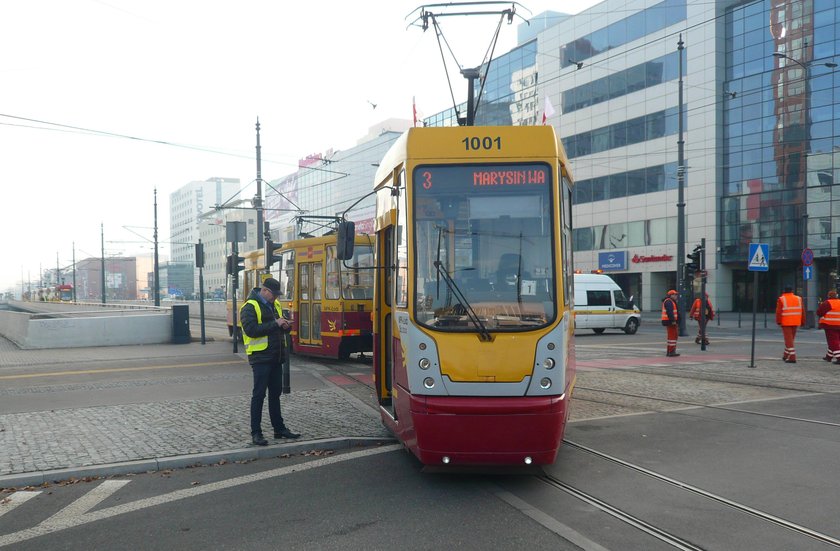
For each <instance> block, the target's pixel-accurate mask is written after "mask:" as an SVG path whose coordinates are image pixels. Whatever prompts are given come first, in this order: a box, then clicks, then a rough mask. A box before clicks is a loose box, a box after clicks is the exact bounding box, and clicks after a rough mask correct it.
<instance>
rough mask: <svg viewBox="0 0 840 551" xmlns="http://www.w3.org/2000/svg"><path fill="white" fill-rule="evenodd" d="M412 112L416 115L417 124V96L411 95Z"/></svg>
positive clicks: (415, 123)
mask: <svg viewBox="0 0 840 551" xmlns="http://www.w3.org/2000/svg"><path fill="white" fill-rule="evenodd" d="M411 112H412V114H413V115H414V126H417V101H416V98H415V96H411Z"/></svg>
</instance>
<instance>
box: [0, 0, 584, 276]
mask: <svg viewBox="0 0 840 551" xmlns="http://www.w3.org/2000/svg"><path fill="white" fill-rule="evenodd" d="M595 4H597V1H596V0H566V1H556V0H555V1H550V0H523V1H522V2H521V4H518V5H517V7H516V9H517V14H518V15H521V16H524V17H526V18H527V17H531V16H532V15H537V14H539V13H541V12H543V11H546V10H553V11H558V12H563V13H569V14H576V13H579V12H580V11H582V10H584V9H587V8H588V7H591V6H593V5H595ZM423 5H424V4H423V3H422V2H420V1H419V0H388V1H385V0H382V1H376V2H374V1H372V0H360V1H358V2H344V1H340V0H308V1H306V2H295V3H291V2H280V1H277V0H242V1H241V2H229V1H226V2H222V1H220V0H5V1H3V2H0V51H2V52H3V55H2V56H0V197H2V216H0V231H2V235H3V249H4V253H5V254H4V255H3V257H4V258H3V261H2V262H0V292H2V291H6V290H10V289H11V288H12V287H14V288H15V289H17V290H18V292H19V291H20V285H21V281H23V282H24V283H27V284H28V282H30V281H31V282H32V285H33V286H34V285H36V284H37V281H38V279H39V272H40V271H43V270H47V269H55V267H56V263H58V264H59V265H60V266H61V267H62V268H64V267H65V266H69V265H71V263H72V260H73V252H74V250H75V258H76V261H77V262H78V261H80V260H82V259H84V258H87V257H97V258H98V257H100V255H101V251H102V244H101V240H102V237H103V236H104V241H105V246H104V249H105V256H106V258H107V257H109V256H116V255H124V256H132V255H148V254H149V253H150V252H151V251H152V250H153V249H152V244H151V242H152V238H153V227H154V193H155V189H157V217H158V236H159V242H160V254H161V257H162V258H163V257H165V256H167V254H168V246H167V243H166V242H167V241H168V240H169V209H168V205H169V194H170V193H172V192H173V191H175V190H177V189H178V188H180V187H181V186H183V185H185V184H187V183H189V182H191V181H194V180H206V179H208V178H212V177H227V178H239V179H240V181H241V182H242V184H243V186H246V185H247V187H246V188H245V191H244V192H243V193H242V197H251V196H253V195H254V193H255V191H256V187H255V184H254V182H255V180H256V160H255V145H256V131H255V123H256V121H257V118H259V121H260V126H261V132H260V142H261V146H262V179H263V180H265V181H271V180H274V179H276V178H281V177H283V176H285V175H288V174H290V173H292V172H294V171H295V170H296V168H297V161H298V159H300V158H303V157H305V156H307V155H309V154H313V153H320V152H325V151H327V150H328V149H336V150H341V149H347V148H350V147H352V146H354V145H355V144H356V142H357V140H359V139H360V138H361V137H362V136H364V135H365V134H366V133H367V131H368V128H369V127H371V126H374V125H375V124H376V123H378V122H380V121H382V120H385V119H388V118H404V119H409V120H410V119H411V117H412V101H413V98H414V101H415V102H416V105H417V108H418V111H420V113H422V114H423V115H432V114H434V113H437V112H439V111H441V110H443V109H446V108H448V107H451V105H452V100H451V96H450V91H449V87H448V84H447V80H446V74H445V72H444V66H443V61H442V60H441V54H440V51H439V50H438V44H437V40H436V39H435V34H434V32H433V31H432V30H431V29H430V30H427V31H425V32H424V31H423V30H422V29H421V28H420V27H418V26H411V25H410V24H411V23H412V22H413V21H414V20H415V19H416V17H417V12H415V10H416V9H417V8H419V7H420V6H423ZM506 7H507V5H502V6H498V5H496V6H491V7H490V9H494V10H496V9H504V8H506ZM429 9H430V10H432V11H435V10H436V9H435V8H429ZM440 21H441V27H442V30H443V33H444V36H445V37H446V39H447V41H448V42H449V44H450V46H451V49H452V52H453V53H454V56H455V61H453V60H452V59H451V58H448V62H449V63H450V78H451V79H452V81H453V85H454V86H455V99H456V100H457V101H463V100H464V99H465V97H466V81H465V80H464V79H463V77H461V76H460V75H459V74H457V66H455V65H453V63H455V62H457V63H458V64H459V65H460V66H461V67H474V66H478V65H479V64H480V63H481V62H482V60H483V59H484V55H485V53H486V51H487V50H488V47H489V45H490V41H491V39H492V36H493V33H494V31H495V29H496V26H497V24H498V17H497V16H470V17H445V18H442V19H440ZM521 21H522V19H520V18H519V17H516V18H515V20H514V23H513V24H512V25H507V24H503V25H502V28H501V33H500V38H499V44H498V45H497V47H496V53H497V54H499V53H504V52H507V51H509V50H510V49H511V48H512V47H514V46H515V45H516V32H517V31H516V29H517V25H518V24H519V23H520V22H521ZM374 104H375V105H376V107H375V108H374V107H373V105H374Z"/></svg>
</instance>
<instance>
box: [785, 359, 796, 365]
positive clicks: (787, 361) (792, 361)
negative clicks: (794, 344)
mask: <svg viewBox="0 0 840 551" xmlns="http://www.w3.org/2000/svg"><path fill="white" fill-rule="evenodd" d="M785 363H786V364H795V363H796V360H791V359H790V358H788V359H787V360H785Z"/></svg>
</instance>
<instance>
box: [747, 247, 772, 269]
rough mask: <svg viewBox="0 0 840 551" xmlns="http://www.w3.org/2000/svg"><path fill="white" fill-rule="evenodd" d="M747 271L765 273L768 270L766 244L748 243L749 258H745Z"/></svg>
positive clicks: (768, 251)
mask: <svg viewBox="0 0 840 551" xmlns="http://www.w3.org/2000/svg"><path fill="white" fill-rule="evenodd" d="M747 270H749V271H751V272H766V271H768V270H770V246H769V245H767V243H750V256H749V258H747Z"/></svg>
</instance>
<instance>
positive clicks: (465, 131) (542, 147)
mask: <svg viewBox="0 0 840 551" xmlns="http://www.w3.org/2000/svg"><path fill="white" fill-rule="evenodd" d="M470 138H478V139H480V140H483V139H484V138H490V139H491V140H495V139H496V138H500V139H501V140H502V143H504V144H505V147H504V148H503V149H501V150H494V149H488V150H482V151H481V160H482V161H494V160H498V161H511V160H515V159H522V160H525V159H534V160H536V159H546V158H549V157H555V158H559V160H560V163H561V165H562V166H563V173H564V174H565V175H566V176H567V177H568V178H570V179H571V178H572V175H571V171H570V170H569V166H568V158H567V157H566V150H565V149H564V148H563V143H562V142H561V141H560V140H559V139H558V138H557V134H556V133H555V132H554V127H552V126H549V125H542V126H442V127H415V128H409V129H408V130H407V131H405V132H403V134H402V135H401V136H400V137H399V138H397V140H396V141H395V142H394V144H393V145H392V146H391V148H390V149H389V150H388V152H387V153H385V156H384V157H383V158H382V161H381V162H380V163H379V168H378V169H377V170H376V179H375V187H377V188H378V187H379V186H381V185H383V184H384V183H385V182H386V180H387V179H388V178H389V177H390V176H391V173H392V172H393V170H394V168H395V167H397V166H399V165H400V164H404V163H405V162H406V161H408V160H410V161H411V162H413V163H416V162H423V161H432V160H434V161H438V162H441V161H443V162H452V163H470V162H475V161H476V156H475V155H470V154H469V153H468V152H467V151H466V145H465V144H464V140H465V139H466V140H469V139H470ZM508 140H513V141H512V142H509V141H508Z"/></svg>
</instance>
